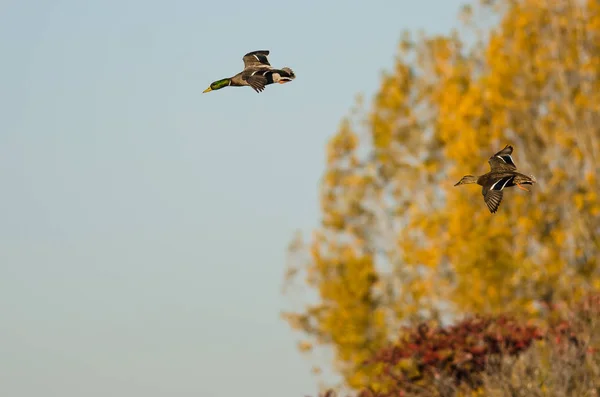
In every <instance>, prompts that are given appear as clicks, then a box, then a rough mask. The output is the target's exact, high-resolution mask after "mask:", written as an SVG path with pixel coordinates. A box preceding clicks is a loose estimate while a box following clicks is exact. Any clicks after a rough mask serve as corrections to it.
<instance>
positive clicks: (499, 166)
mask: <svg viewBox="0 0 600 397" xmlns="http://www.w3.org/2000/svg"><path fill="white" fill-rule="evenodd" d="M512 152H513V147H512V146H511V145H506V146H505V147H504V149H502V150H500V151H499V152H498V153H496V154H494V155H493V156H492V157H490V158H489V160H488V163H490V169H491V170H492V171H499V170H511V171H514V170H516V169H517V166H516V165H515V162H514V161H513V159H512V156H511V154H512Z"/></svg>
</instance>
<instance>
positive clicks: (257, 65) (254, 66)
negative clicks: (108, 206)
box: [203, 50, 296, 92]
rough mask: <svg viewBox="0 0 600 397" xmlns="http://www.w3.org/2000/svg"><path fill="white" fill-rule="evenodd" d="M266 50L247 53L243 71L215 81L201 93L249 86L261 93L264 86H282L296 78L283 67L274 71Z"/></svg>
mask: <svg viewBox="0 0 600 397" xmlns="http://www.w3.org/2000/svg"><path fill="white" fill-rule="evenodd" d="M267 55H269V51H268V50H260V51H253V52H249V53H247V54H246V55H244V57H243V58H242V60H243V61H244V70H242V71H241V72H239V73H238V74H236V75H235V76H233V77H228V78H225V79H221V80H217V81H215V82H213V83H212V84H211V85H210V86H209V87H208V88H207V89H205V90H204V91H203V92H209V91H215V90H220V89H221V88H223V87H229V86H231V87H243V86H250V87H252V88H253V89H254V91H256V92H261V91H262V90H264V89H265V86H267V85H269V84H273V83H279V84H284V83H287V82H290V81H292V80H293V79H295V78H296V75H295V74H294V72H293V71H292V69H290V68H288V67H285V68H281V69H275V68H273V67H272V66H271V64H270V63H269V60H268V59H267Z"/></svg>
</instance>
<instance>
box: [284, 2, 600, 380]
mask: <svg viewBox="0 0 600 397" xmlns="http://www.w3.org/2000/svg"><path fill="white" fill-rule="evenodd" d="M495 3H497V4H501V5H503V7H502V8H501V9H502V10H503V12H502V14H501V21H500V23H499V24H498V26H496V27H495V28H494V29H492V30H491V31H490V34H489V38H488V39H487V41H486V42H483V43H482V45H475V46H472V47H470V48H469V47H468V46H467V45H465V44H464V43H462V42H461V40H460V38H459V37H458V36H456V35H452V36H447V37H446V36H436V37H423V38H421V39H419V40H416V41H413V40H412V38H411V37H410V36H409V35H406V36H405V37H403V39H402V41H401V43H400V49H399V51H400V55H401V57H400V56H399V57H398V58H397V60H396V64H395V66H394V68H393V70H392V72H391V73H389V74H387V75H386V76H384V77H383V78H382V81H381V85H380V87H379V90H378V93H377V95H376V96H375V98H374V100H373V104H372V107H371V108H370V109H369V110H361V111H359V112H358V113H359V114H360V115H361V117H360V120H358V122H354V121H353V120H350V119H345V120H344V121H343V122H342V124H341V126H340V128H339V131H338V132H337V133H336V134H335V135H334V136H333V137H332V139H331V140H330V142H329V144H328V148H327V169H326V170H325V174H324V178H323V182H322V190H321V210H322V224H321V226H320V227H319V229H318V231H317V233H315V235H314V237H313V240H312V242H311V243H310V244H309V247H308V252H309V254H310V255H308V258H306V261H304V262H302V263H301V264H299V265H298V266H299V267H300V268H301V269H303V270H305V271H306V273H307V279H306V281H307V284H308V286H309V287H311V288H312V289H314V291H316V292H317V294H318V298H317V301H318V302H317V303H316V304H314V305H312V306H308V307H306V308H304V309H301V310H300V313H296V314H295V315H293V314H288V321H290V324H291V325H292V326H294V327H295V328H298V329H300V330H302V331H303V332H304V333H305V334H307V335H309V336H312V337H314V338H315V341H316V343H317V344H322V345H326V346H329V347H331V348H333V352H334V357H335V360H336V366H337V368H338V369H339V370H340V372H341V373H342V375H344V376H345V380H346V382H347V383H348V385H350V386H351V387H356V388H359V387H361V386H363V383H364V382H366V379H368V374H369V373H370V372H369V371H374V369H372V368H368V367H366V366H364V365H362V363H363V361H364V360H365V359H366V358H368V357H369V356H370V354H372V352H373V351H374V350H375V349H377V347H379V346H381V345H382V344H384V343H385V342H386V341H388V340H389V339H391V338H394V337H395V336H396V332H397V330H398V329H399V327H400V325H402V324H405V323H407V322H411V321H415V320H422V319H428V318H432V319H438V320H439V319H440V318H441V317H444V318H446V317H448V316H451V315H461V314H463V313H468V312H491V313H493V312H498V311H506V310H512V311H517V312H524V313H540V314H541V311H539V310H537V309H536V308H537V307H538V306H537V303H539V302H541V301H548V300H567V299H570V298H572V297H578V296H581V295H582V293H583V291H585V290H586V289H598V288H599V287H600V269H599V268H598V266H599V265H600V258H599V248H600V200H599V197H598V194H599V193H598V192H599V191H600V178H598V175H599V172H600V2H598V1H596V0H588V1H586V2H582V1H579V0H564V1H560V2H555V1H552V0H504V1H496V2H495ZM490 10H491V9H490ZM357 125H358V127H357ZM360 125H362V126H365V125H366V127H360ZM359 137H360V139H359ZM507 143H511V144H513V146H514V147H515V152H514V153H513V158H514V160H515V162H516V164H517V167H518V168H519V170H520V171H521V172H523V173H525V174H533V175H535V177H536V179H537V181H538V183H537V184H536V185H534V186H533V187H532V188H531V189H530V190H531V191H530V192H523V191H520V190H518V189H507V190H506V191H505V193H504V199H503V201H502V204H501V206H500V209H499V211H498V212H497V213H496V214H490V213H489V211H488V210H487V208H486V206H485V204H484V202H483V198H482V195H481V187H480V186H461V187H454V186H453V185H454V183H455V182H456V181H458V180H459V179H460V178H461V177H462V176H463V175H466V174H473V175H481V174H483V173H485V172H487V171H488V170H489V165H488V164H487V159H488V157H489V156H490V155H491V154H493V153H495V152H496V151H498V150H500V149H501V148H502V147H504V145H505V144H507ZM304 252H306V251H304Z"/></svg>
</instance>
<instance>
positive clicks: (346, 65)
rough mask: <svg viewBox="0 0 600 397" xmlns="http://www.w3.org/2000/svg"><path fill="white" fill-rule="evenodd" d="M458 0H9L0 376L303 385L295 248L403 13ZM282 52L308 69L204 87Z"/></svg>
mask: <svg viewBox="0 0 600 397" xmlns="http://www.w3.org/2000/svg"><path fill="white" fill-rule="evenodd" d="M460 3H462V1H458V0H438V1H435V0H428V1H426V0H421V1H414V0H412V1H408V0H403V1H399V0H390V1H383V0H378V1H375V0H373V1H371V2H366V1H349V2H343V1H330V2H325V1H323V2H320V1H308V0H307V1H305V2H300V1H296V2H285V1H261V2H245V1H239V0H235V1H228V2H225V1H221V2H217V1H214V2H209V1H197V0H196V1H173V2H167V1H162V2H157V1H142V0H123V1H116V0H102V1H94V2H91V1H88V2H85V1H81V0H78V1H75V0H55V1H24V0H19V1H16V0H8V1H7V0H4V1H3V2H2V3H1V4H0V54H1V59H2V61H1V63H0V64H1V66H0V68H1V70H2V73H1V74H0V116H1V117H0V182H1V193H0V208H1V210H0V211H1V212H0V214H1V217H0V313H1V314H0V395H3V396H11V397H38V396H44V397H53V396H56V397H80V396H86V397H93V396H102V397H106V396H130V397H137V396H139V397H142V396H143V397H154V396H156V397H158V396H206V397H229V396H238V395H239V396H241V395H243V396H261V397H281V396H304V395H306V394H315V391H316V383H315V380H314V379H313V378H312V377H311V375H310V374H309V369H310V362H308V361H307V360H305V359H304V358H303V357H302V356H301V355H300V354H299V353H298V352H297V351H296V348H295V340H296V335H294V334H293V333H292V332H291V331H290V330H289V329H288V327H287V325H286V324H285V323H284V322H283V321H282V320H280V318H279V312H280V310H281V309H282V308H284V307H285V300H284V299H283V297H282V296H281V294H280V287H281V281H282V276H283V267H284V258H285V254H286V253H285V250H286V246H287V244H288V242H289V241H290V238H291V237H292V235H293V232H294V230H295V229H296V228H301V229H303V230H309V229H310V228H311V227H312V226H314V225H316V223H317V222H318V217H319V214H318V205H319V204H318V196H317V188H318V183H319V179H320V177H321V174H322V171H323V169H324V159H325V143H326V142H327V140H328V139H329V138H330V137H331V135H332V134H333V133H334V132H335V130H336V127H337V126H338V123H339V121H340V120H341V118H342V117H343V116H344V115H346V113H347V112H348V110H349V109H350V107H351V106H352V104H353V101H354V97H355V95H356V94H357V93H365V94H367V95H369V96H370V95H371V94H372V93H373V92H374V90H375V89H376V87H377V84H378V80H379V76H380V72H381V70H382V69H384V68H388V67H390V66H391V65H392V60H393V57H394V54H395V51H396V47H397V43H398V39H399V37H400V33H401V31H402V29H419V28H424V29H426V30H427V31H430V32H447V31H448V30H449V29H450V27H451V26H453V25H455V23H456V15H457V10H458V7H459V4H460ZM257 49H269V50H271V55H270V60H271V63H272V64H273V65H274V66H290V67H291V68H292V69H293V70H294V71H295V72H296V75H297V78H296V80H295V81H293V82H292V83H291V84H286V85H283V86H279V85H275V86H269V87H267V89H266V90H265V91H264V92H262V93H261V94H256V93H255V92H254V91H253V90H252V89H250V88H247V87H244V88H226V89H223V90H221V91H216V92H212V93H209V94H202V91H203V90H204V89H205V88H206V87H207V86H208V85H209V84H210V82H212V81H213V80H216V79H219V78H222V77H227V76H231V75H233V74H235V73H237V72H238V71H240V70H241V68H242V66H243V63H242V60H241V58H242V56H243V55H244V54H245V53H246V52H248V51H252V50H257Z"/></svg>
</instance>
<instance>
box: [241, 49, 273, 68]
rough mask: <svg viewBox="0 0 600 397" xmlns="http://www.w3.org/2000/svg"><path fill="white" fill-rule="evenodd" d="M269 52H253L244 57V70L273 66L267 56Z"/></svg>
mask: <svg viewBox="0 0 600 397" xmlns="http://www.w3.org/2000/svg"><path fill="white" fill-rule="evenodd" d="M268 55H269V50H259V51H252V52H249V53H247V54H246V55H244V57H243V58H242V60H243V61H244V69H247V68H249V67H255V66H271V64H270V63H269V59H268V58H267V56H268Z"/></svg>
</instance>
